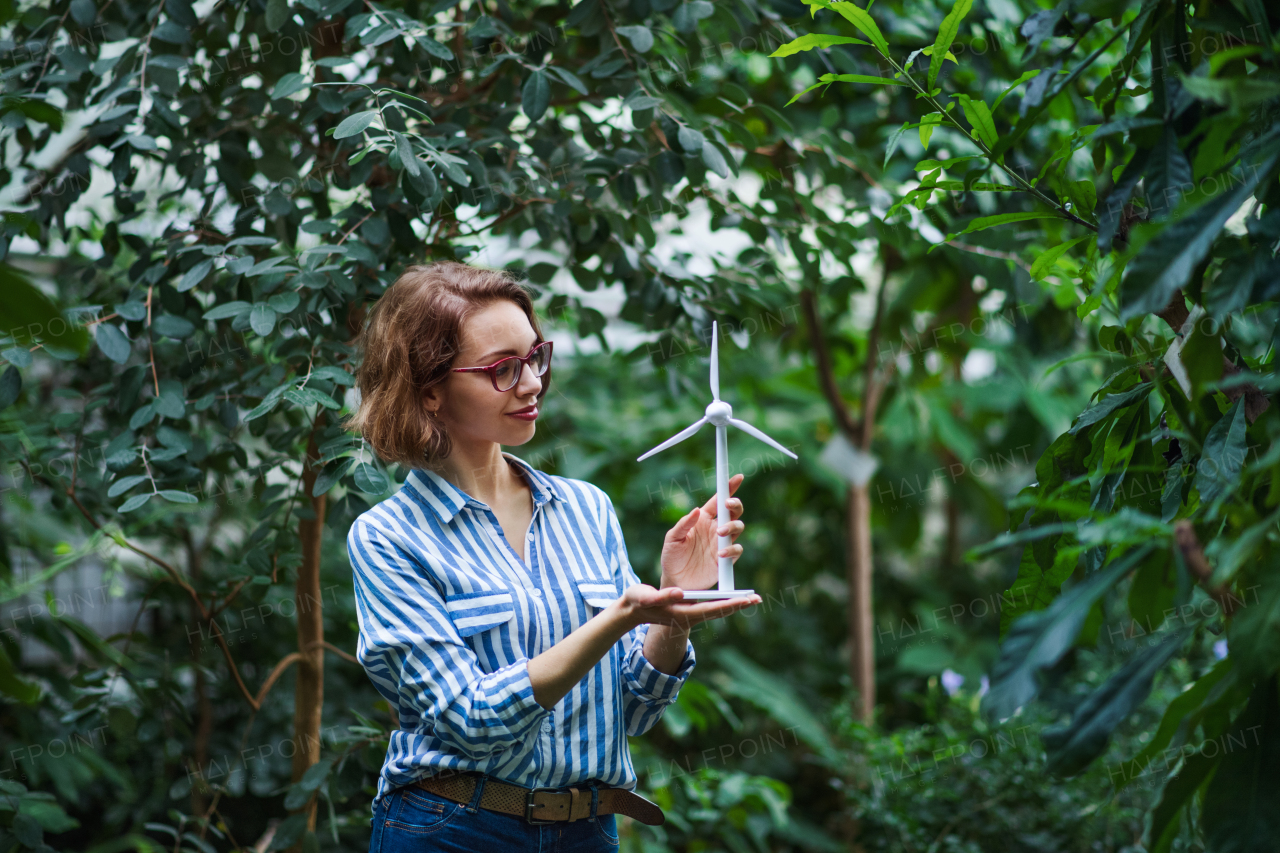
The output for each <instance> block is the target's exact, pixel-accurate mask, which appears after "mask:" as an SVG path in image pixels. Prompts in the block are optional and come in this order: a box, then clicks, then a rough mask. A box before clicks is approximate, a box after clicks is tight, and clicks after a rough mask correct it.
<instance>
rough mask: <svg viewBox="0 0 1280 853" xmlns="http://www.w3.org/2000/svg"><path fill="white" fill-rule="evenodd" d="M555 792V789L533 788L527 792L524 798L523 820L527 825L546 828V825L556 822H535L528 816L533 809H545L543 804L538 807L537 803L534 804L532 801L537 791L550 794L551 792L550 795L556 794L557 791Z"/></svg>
mask: <svg viewBox="0 0 1280 853" xmlns="http://www.w3.org/2000/svg"><path fill="white" fill-rule="evenodd" d="M557 790H558V789H556V788H533V789H532V790H530V791H529V793H527V794H525V797H524V819H525V820H526V821H527V822H529V823H531V824H533V825H534V826H546V825H547V824H552V823H555V822H556V821H555V820H536V819H534V818H533V817H532V816H531V815H530V812H532V811H533V810H534V809H537V808H545V807H546V806H545V804H544V805H539V804H537V803H535V802H534V801H533V795H534V794H536V793H538V792H539V791H550V792H552V793H556V791H557Z"/></svg>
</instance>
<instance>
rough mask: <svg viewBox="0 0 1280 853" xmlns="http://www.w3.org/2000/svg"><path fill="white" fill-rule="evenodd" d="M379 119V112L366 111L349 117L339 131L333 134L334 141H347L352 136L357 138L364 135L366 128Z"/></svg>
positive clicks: (340, 125)
mask: <svg viewBox="0 0 1280 853" xmlns="http://www.w3.org/2000/svg"><path fill="white" fill-rule="evenodd" d="M377 117H378V111H377V110H364V111H362V112H358V113H356V114H355V115H349V116H347V117H346V118H344V119H343V120H342V123H341V124H339V125H338V127H337V129H336V130H334V132H333V138H334V139H346V138H347V137H350V136H357V135H359V134H361V133H364V131H365V128H367V127H368V126H369V125H371V124H373V120H374V119H376V118H377Z"/></svg>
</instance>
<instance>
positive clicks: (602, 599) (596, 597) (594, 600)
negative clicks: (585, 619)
mask: <svg viewBox="0 0 1280 853" xmlns="http://www.w3.org/2000/svg"><path fill="white" fill-rule="evenodd" d="M576 583H577V585H578V593H579V594H580V595H581V596H582V600H583V601H585V602H586V603H587V612H588V613H592V614H594V613H598V612H599V611H601V610H603V609H605V608H606V607H608V606H609V605H610V604H612V603H613V602H615V601H617V600H618V588H617V587H616V586H614V585H613V583H612V582H610V581H600V580H591V579H589V578H588V579H578V580H577V581H576Z"/></svg>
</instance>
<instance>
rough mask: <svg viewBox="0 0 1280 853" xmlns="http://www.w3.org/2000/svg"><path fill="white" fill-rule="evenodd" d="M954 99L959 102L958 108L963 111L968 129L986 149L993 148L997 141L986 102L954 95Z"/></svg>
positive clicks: (994, 126) (966, 96)
mask: <svg viewBox="0 0 1280 853" xmlns="http://www.w3.org/2000/svg"><path fill="white" fill-rule="evenodd" d="M956 99H957V100H958V101H960V108H961V109H962V110H964V117H965V119H966V120H968V122H969V125H970V127H972V128H973V132H974V134H975V135H976V136H977V137H978V138H979V139H981V140H982V142H983V144H984V145H986V146H987V147H988V148H993V147H995V144H996V141H997V137H996V125H995V121H994V120H993V119H992V118H991V109H990V108H989V107H988V106H987V103H986V101H982V100H974V99H973V98H970V97H969V96H968V95H956Z"/></svg>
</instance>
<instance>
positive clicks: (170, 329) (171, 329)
mask: <svg viewBox="0 0 1280 853" xmlns="http://www.w3.org/2000/svg"><path fill="white" fill-rule="evenodd" d="M151 328H152V330H153V331H154V332H155V333H156V334H157V335H163V336H164V337H166V338H173V339H174V340H179V341H181V340H185V339H187V338H189V337H191V336H192V335H193V334H194V333H195V331H196V327H195V324H193V323H192V322H191V321H190V320H188V319H187V318H186V317H179V316H177V315H176V314H161V315H160V316H159V317H156V318H155V320H153V321H152V323H151Z"/></svg>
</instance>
